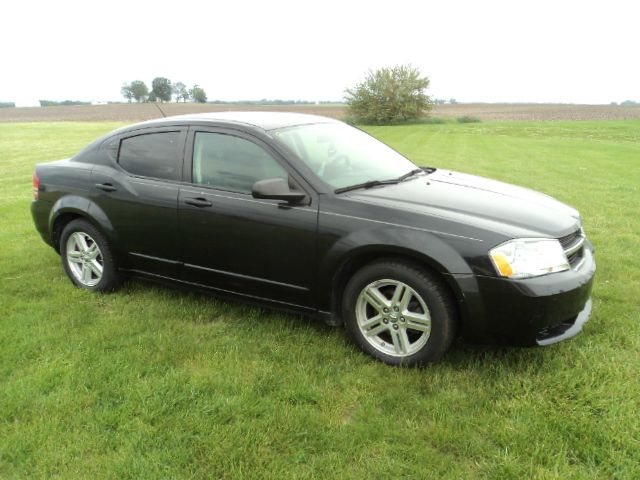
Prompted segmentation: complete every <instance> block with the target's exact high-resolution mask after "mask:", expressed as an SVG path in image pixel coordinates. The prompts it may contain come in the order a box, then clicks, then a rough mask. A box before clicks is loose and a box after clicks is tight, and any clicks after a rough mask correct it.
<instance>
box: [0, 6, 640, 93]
mask: <svg viewBox="0 0 640 480" xmlns="http://www.w3.org/2000/svg"><path fill="white" fill-rule="evenodd" d="M0 18H1V19H2V21H1V26H0V49H1V56H0V58H1V60H0V62H1V63H0V65H1V70H0V101H15V102H16V103H17V104H19V105H29V104H37V100H38V99H51V100H64V99H74V100H93V101H106V100H119V99H121V97H120V87H121V85H122V83H123V82H125V81H131V80H136V79H140V80H144V81H145V82H146V83H147V84H148V85H150V83H151V80H152V79H153V78H154V77H156V76H164V77H167V78H169V79H171V80H172V81H174V82H175V81H182V82H184V83H186V84H187V85H189V86H191V85H193V84H195V83H197V84H199V85H200V86H202V87H203V88H204V89H205V90H206V92H207V95H208V97H209V99H210V100H213V99H222V100H234V99H261V98H270V99H273V98H281V99H307V100H339V99H341V98H342V96H343V92H344V89H345V88H347V87H350V86H352V85H353V84H354V83H356V82H357V81H359V80H361V79H362V78H363V76H364V75H365V73H366V72H367V70H368V69H375V68H378V67H382V66H391V65H394V64H403V63H411V64H412V65H414V66H416V67H418V68H419V69H420V70H421V71H422V72H423V73H424V74H425V75H427V76H429V77H430V79H431V88H430V92H429V93H430V94H431V95H432V96H434V97H436V98H445V99H449V98H456V99H457V100H458V101H463V102H471V101H481V102H562V103H609V102H612V101H618V102H619V101H622V100H626V99H633V100H636V101H640V58H639V57H640V54H639V50H640V49H639V47H640V31H639V30H640V29H639V28H638V27H639V26H640V2H637V1H634V0H627V1H620V0H606V1H604V0H603V1H599V2H593V1H590V0H583V1H573V0H555V1H548V0H535V1H528V0H520V1H506V0H505V1H497V0H481V1H472V0H468V1H467V0H465V1H463V0H446V1H439V2H432V1H427V0H423V1H405V0H393V1H391V0H388V1H384V2H378V1H373V0H372V1H349V0H341V1H333V0H307V1H303V0H300V1H280V0H270V1H244V0H233V1H225V2H218V1H214V0H210V1H202V2H196V1H189V0H184V1H172V2H165V1H162V0H156V1H153V2H150V1H146V0H144V1H137V0H129V1H120V0H110V1H108V2H107V1H104V2H96V1H91V0H83V1H66V0H58V1H50V0H49V1H44V2H34V1H32V0H21V1H13V0H11V1H5V2H3V3H2V5H1V6H0Z"/></svg>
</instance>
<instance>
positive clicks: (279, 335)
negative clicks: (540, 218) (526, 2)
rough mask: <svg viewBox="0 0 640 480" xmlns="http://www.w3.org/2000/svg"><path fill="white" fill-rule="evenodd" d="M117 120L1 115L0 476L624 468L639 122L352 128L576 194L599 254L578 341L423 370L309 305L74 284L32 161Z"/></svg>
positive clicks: (638, 396)
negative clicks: (44, 230)
mask: <svg viewBox="0 0 640 480" xmlns="http://www.w3.org/2000/svg"><path fill="white" fill-rule="evenodd" d="M116 126H117V125H116V124H106V123H102V124H90V123H40V124H38V123H34V124H0V222H1V223H0V478H43V477H56V476H57V477H63V478H76V477H81V478H82V477H86V478H114V479H121V478H160V477H162V478H280V477H281V478H392V477H393V478H397V477H407V478H501V479H502V478H513V479H522V478H527V479H529V478H534V479H537V478H559V479H571V478H576V479H578V478H579V479H582V478H584V479H593V478H596V479H609V478H616V479H622V478H628V479H635V478H639V477H640V416H639V415H638V412H639V411H640V383H639V378H640V353H639V352H640V340H639V338H640V314H639V311H640V256H639V255H638V253H639V250H638V245H639V244H640V220H639V205H640V202H639V200H640V192H639V187H640V122H638V121H626V122H573V123H572V122H557V123H552V122H549V123H528V122H521V123H506V122H505V123H480V124H455V123H447V124H442V125H408V126H399V127H371V128H368V130H370V131H371V132H372V133H373V134H374V135H376V136H378V137H379V138H381V139H382V140H384V141H386V142H388V143H390V144H391V145H393V146H395V147H396V148H397V149H399V150H400V151H402V152H403V153H405V154H407V155H409V156H410V157H412V158H413V159H414V160H416V161H417V162H418V163H420V164H422V165H434V166H438V167H443V168H451V169H457V170H461V171H466V172H470V173H476V174H480V175H486V176H489V177H493V178H497V179H502V180H505V181H510V182H514V183H518V184H521V185H525V186H529V187H532V188H535V189H538V190H542V191H544V192H546V193H548V194H550V195H553V196H555V197H557V198H559V199H561V200H563V201H566V202H568V203H570V204H572V205H573V206H575V207H577V208H578V209H580V211H581V212H582V214H583V216H584V219H585V226H586V230H587V233H588V234H589V235H590V237H591V238H592V240H593V241H594V243H595V244H596V247H597V252H598V253H597V255H598V261H599V271H598V276H597V281H596V285H595V290H594V303H595V306H594V315H593V317H592V319H591V321H590V323H589V324H587V326H586V328H585V331H584V333H583V334H582V335H580V336H578V337H576V338H575V339H573V340H571V341H569V342H565V343H562V344H559V345H556V346H553V347H549V348H544V349H489V350H482V351H479V350H469V349H466V348H465V347H463V345H462V344H461V343H460V342H457V343H456V344H455V345H454V347H453V349H452V351H451V352H450V354H449V355H448V356H447V357H446V358H445V360H444V361H443V362H442V363H440V364H438V365H435V366H432V367H429V368H427V369H424V370H409V369H397V368H390V367H387V366H385V365H383V364H380V363H377V362H375V361H373V360H371V359H369V358H368V357H366V356H365V355H363V354H361V353H359V352H358V351H356V349H355V348H354V347H353V346H352V345H351V344H350V343H349V342H348V341H347V340H346V338H345V335H344V334H343V332H342V331H341V330H340V329H331V328H329V327H325V326H323V325H322V324H319V323H316V322H313V321H310V320H307V319H304V318H299V317H295V316H289V315H283V314H279V313H274V312H271V311H267V310H261V309H257V308H252V307H247V306H243V305H239V304H233V303H227V302H222V301H219V300H215V299H213V298H209V297H205V296H202V295H197V294H192V293H187V292H184V291H178V290H171V289H165V288H161V287H156V286H152V285H149V284H145V283H141V282H137V281H134V282H130V283H128V284H127V285H126V286H125V287H124V288H123V289H122V290H121V291H119V292H118V293H116V294H113V295H94V294H90V293H86V292H84V291H81V290H78V289H76V288H74V287H73V286H72V285H71V283H70V282H69V281H68V280H67V279H66V277H65V275H64V273H63V270H62V268H61V265H60V261H59V258H58V256H57V255H56V254H55V253H54V252H53V250H52V249H51V248H49V247H47V246H46V245H45V244H44V243H43V242H42V241H41V239H40V238H39V237H38V235H37V233H36V232H35V230H34V228H33V225H32V222H31V218H30V214H29V203H30V198H31V195H32V192H31V178H30V176H31V173H32V171H33V166H34V164H35V163H37V162H42V161H46V160H48V159H56V158H62V157H65V156H69V155H71V154H73V153H75V152H76V151H78V150H79V149H80V148H81V147H83V146H84V145H85V144H86V143H88V142H89V141H90V140H92V139H94V138H95V137H97V136H98V135H100V134H102V133H104V132H107V131H109V130H111V129H113V128H115V127H116ZM514 321H517V319H514Z"/></svg>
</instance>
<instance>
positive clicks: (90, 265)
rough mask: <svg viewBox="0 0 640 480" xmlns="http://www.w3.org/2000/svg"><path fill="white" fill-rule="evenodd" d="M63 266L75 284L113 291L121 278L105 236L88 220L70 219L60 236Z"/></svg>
mask: <svg viewBox="0 0 640 480" xmlns="http://www.w3.org/2000/svg"><path fill="white" fill-rule="evenodd" d="M60 257H61V259H62V266H63V267H64V271H65V272H66V273H67V275H68V276H69V278H70V279H71V281H72V282H73V284H74V285H76V286H78V287H80V288H84V289H86V290H91V291H96V292H112V291H114V290H116V289H117V288H118V287H119V286H120V283H121V281H122V276H121V275H120V273H119V272H118V269H117V265H116V263H115V260H114V258H113V254H112V253H111V249H110V248H109V244H108V243H107V241H106V239H105V238H104V236H103V235H102V233H100V232H99V231H98V229H97V228H96V227H94V226H93V225H92V224H91V223H89V222H87V221H86V220H82V219H77V220H73V221H71V222H69V223H68V224H67V225H66V226H65V227H64V229H63V230H62V235H61V236H60Z"/></svg>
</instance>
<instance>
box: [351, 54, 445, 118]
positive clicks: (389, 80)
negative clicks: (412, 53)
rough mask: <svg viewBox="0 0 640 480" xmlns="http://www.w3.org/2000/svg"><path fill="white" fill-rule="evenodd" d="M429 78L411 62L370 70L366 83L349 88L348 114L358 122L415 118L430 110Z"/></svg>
mask: <svg viewBox="0 0 640 480" xmlns="http://www.w3.org/2000/svg"><path fill="white" fill-rule="evenodd" d="M428 87H429V78H428V77H423V76H421V74H420V72H419V71H418V69H416V68H413V67H412V66H410V65H398V66H395V67H393V68H381V69H379V70H376V71H375V72H372V71H369V74H368V75H367V78H366V79H365V80H364V82H362V83H359V84H357V85H356V86H355V87H354V88H352V89H348V90H347V91H346V95H345V99H346V101H347V112H348V113H347V115H348V116H349V117H352V118H353V119H354V120H355V121H356V122H357V123H361V124H377V125H392V124H396V123H402V122H406V121H408V120H415V119H418V118H420V117H421V116H423V115H424V114H425V113H426V112H427V111H429V110H430V109H431V106H432V104H433V102H432V101H431V99H430V98H429V97H428V96H427V95H426V94H425V93H424V90H426V89H427V88H428Z"/></svg>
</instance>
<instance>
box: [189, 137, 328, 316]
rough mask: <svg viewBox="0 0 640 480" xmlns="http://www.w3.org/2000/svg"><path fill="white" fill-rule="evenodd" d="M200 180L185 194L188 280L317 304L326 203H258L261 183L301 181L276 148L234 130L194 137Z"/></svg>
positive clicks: (194, 165) (192, 152)
mask: <svg viewBox="0 0 640 480" xmlns="http://www.w3.org/2000/svg"><path fill="white" fill-rule="evenodd" d="M188 144H189V146H190V148H188V150H187V151H188V152H189V153H188V154H187V155H188V156H190V158H188V159H187V165H189V164H190V165H191V172H190V173H191V174H192V183H191V185H189V186H183V187H181V189H180V194H179V199H178V215H179V221H180V233H181V241H182V245H183V252H182V260H183V262H184V267H183V272H184V278H185V279H186V280H189V281H195V282H197V283H201V284H205V285H208V286H210V287H214V288H216V289H219V290H221V291H226V292H233V293H239V294H242V295H245V296H247V297H254V298H259V299H270V300H275V301H277V302H279V303H282V304H291V305H296V306H303V307H312V306H313V303H314V302H313V301H312V291H313V289H314V282H315V273H316V230H317V221H318V203H317V198H315V197H314V196H313V195H312V194H311V191H310V189H306V188H305V192H306V193H307V196H308V202H306V204H300V205H295V206H294V205H288V204H284V203H283V202H281V201H275V200H257V199H254V198H253V197H252V196H251V187H252V186H253V183H254V182H256V181H258V180H263V179H267V178H275V177H281V178H285V179H288V180H289V182H290V184H291V185H295V187H296V188H303V187H301V180H300V179H298V180H296V178H294V173H293V172H292V171H291V170H290V167H288V166H287V164H286V162H285V161H284V160H283V159H282V158H280V157H279V156H278V155H277V153H276V152H274V151H273V150H271V149H270V148H269V147H268V145H266V144H264V143H262V142H261V141H259V140H258V139H255V138H253V137H251V136H249V135H245V134H242V133H238V132H235V131H227V130H214V129H201V130H197V129H194V131H192V132H190V134H189V139H188Z"/></svg>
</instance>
